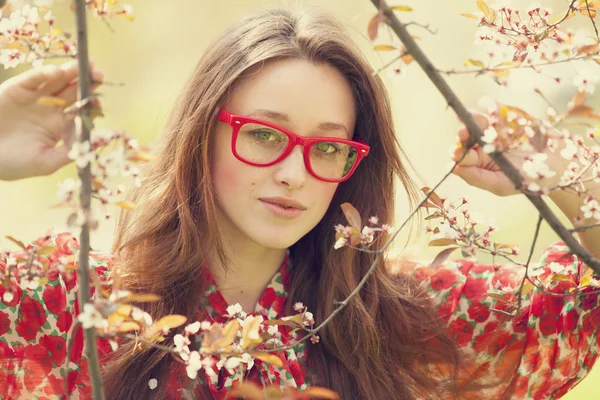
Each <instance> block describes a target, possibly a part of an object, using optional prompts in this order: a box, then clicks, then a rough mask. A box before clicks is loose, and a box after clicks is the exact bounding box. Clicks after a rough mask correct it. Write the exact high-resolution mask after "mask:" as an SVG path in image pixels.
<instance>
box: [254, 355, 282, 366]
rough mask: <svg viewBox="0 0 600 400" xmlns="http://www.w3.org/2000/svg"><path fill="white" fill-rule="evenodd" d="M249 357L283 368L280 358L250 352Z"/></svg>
mask: <svg viewBox="0 0 600 400" xmlns="http://www.w3.org/2000/svg"><path fill="white" fill-rule="evenodd" d="M250 355H252V356H253V357H254V358H257V359H259V360H261V361H264V362H266V363H269V364H273V365H276V366H278V367H281V368H283V361H281V358H279V357H277V356H276V355H275V354H268V353H259V352H252V353H250Z"/></svg>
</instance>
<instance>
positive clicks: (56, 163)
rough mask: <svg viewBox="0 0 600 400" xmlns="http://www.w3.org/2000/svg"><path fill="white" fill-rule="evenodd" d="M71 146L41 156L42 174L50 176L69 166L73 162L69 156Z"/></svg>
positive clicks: (61, 147) (57, 148)
mask: <svg viewBox="0 0 600 400" xmlns="http://www.w3.org/2000/svg"><path fill="white" fill-rule="evenodd" d="M69 150H70V146H67V145H62V146H59V147H56V148H53V149H49V150H48V151H46V153H45V154H43V155H42V156H41V164H40V166H39V168H40V174H41V175H50V174H53V173H54V172H56V171H58V170H59V169H60V168H62V167H64V166H65V165H67V164H69V163H70V162H71V161H72V160H71V159H70V158H69V157H68V156H67V154H69Z"/></svg>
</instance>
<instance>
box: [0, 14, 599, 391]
mask: <svg viewBox="0 0 600 400" xmlns="http://www.w3.org/2000/svg"><path fill="white" fill-rule="evenodd" d="M94 74H95V75H94V76H95V77H96V79H101V74H100V73H99V72H97V71H96V72H95V73H94ZM74 80H76V66H75V65H74V64H66V65H63V66H62V67H60V68H52V67H44V68H41V69H34V70H31V71H28V72H26V73H23V74H21V75H19V76H16V77H15V78H12V79H10V80H8V81H6V82H4V83H3V84H2V85H1V86H0V120H1V121H2V124H0V179H5V180H10V179H19V178H25V177H29V176H36V175H47V174H50V173H52V172H54V171H55V170H57V169H58V168H60V167H61V166H63V165H65V164H67V163H68V162H69V160H68V159H67V157H66V153H67V151H68V149H67V148H66V147H57V148H55V145H56V143H57V142H58V141H59V140H60V139H61V137H62V138H64V139H65V141H66V142H71V141H72V131H73V124H72V121H71V120H68V119H65V118H64V117H63V114H62V109H60V108H50V107H47V106H45V107H44V106H40V105H37V104H36V102H37V99H38V98H39V97H40V96H47V95H54V96H58V97H62V98H64V99H65V100H66V102H67V104H71V103H73V102H74V101H75V97H76V93H75V90H74V89H73V88H72V85H69V84H70V83H72V82H73V81H74ZM482 124H484V125H485V123H484V122H482ZM464 133H465V131H464V129H463V130H461V135H462V136H463V137H464ZM291 144H293V145H291ZM363 150H364V152H363ZM367 150H368V154H367ZM155 153H156V158H155V159H154V160H153V161H152V162H151V163H150V164H149V165H148V168H147V170H146V172H145V178H144V181H143V185H142V186H141V187H140V188H138V189H134V190H133V193H132V200H133V201H134V202H135V203H136V204H137V208H136V209H135V210H134V211H132V212H129V213H125V214H124V215H122V216H121V218H120V220H119V222H118V228H117V234H116V238H115V242H114V246H113V252H114V254H115V255H116V258H115V257H112V256H110V257H108V256H103V255H101V254H98V253H92V256H91V257H92V261H93V263H92V264H93V265H92V267H95V269H96V271H97V272H98V273H99V275H100V276H101V277H103V278H104V277H106V276H108V273H109V271H110V270H113V269H115V270H117V271H118V272H119V273H120V274H121V275H122V276H123V277H124V286H125V287H126V288H128V289H130V290H134V291H141V292H151V293H156V294H159V295H160V296H161V297H162V300H161V301H160V302H158V303H152V304H150V305H149V306H148V307H149V308H148V311H149V312H150V313H151V315H152V316H153V317H159V316H161V315H165V314H169V313H179V314H184V315H186V316H188V318H189V319H190V321H194V320H209V321H216V322H225V321H227V320H228V318H229V317H228V316H227V315H226V314H227V310H226V308H227V305H228V304H229V305H231V304H236V303H239V304H240V305H241V307H242V309H243V310H244V311H246V312H248V313H250V312H255V313H257V314H262V315H264V316H265V318H277V317H280V316H283V315H291V314H293V313H294V311H293V309H292V307H293V305H294V304H295V303H296V302H303V303H304V304H305V305H307V306H308V309H309V310H310V311H311V312H313V313H314V317H315V320H316V321H317V322H318V321H323V319H324V318H326V317H327V316H328V315H329V314H330V313H331V312H332V310H334V309H335V308H336V307H337V306H336V304H335V301H336V300H341V299H344V298H346V297H347V296H348V294H349V293H350V292H351V291H352V290H353V289H354V288H355V287H356V285H357V284H358V282H359V280H360V279H361V277H362V276H363V275H364V274H365V272H366V271H367V269H368V268H369V266H370V265H371V263H372V262H373V260H374V256H373V255H372V254H367V253H363V252H358V251H355V250H352V249H349V248H342V249H339V250H334V243H335V237H334V231H333V227H334V226H335V225H336V224H339V223H344V221H345V218H344V216H343V214H342V212H341V208H340V204H342V203H343V202H350V203H352V204H353V205H354V206H355V207H356V208H357V209H358V210H360V212H361V213H362V214H363V216H372V215H376V216H378V217H379V219H380V220H381V221H391V220H392V218H393V215H394V212H393V208H394V196H393V194H394V193H395V181H396V179H397V178H399V179H400V183H401V184H402V186H403V188H404V190H406V192H407V193H408V196H409V198H410V199H411V200H412V202H413V203H412V205H413V206H414V201H416V200H417V198H418V196H419V191H418V188H417V187H416V185H415V184H414V183H413V182H412V181H411V179H410V178H409V175H408V173H407V169H408V166H409V165H410V164H409V162H408V161H407V159H406V157H405V155H404V153H403V151H402V149H401V148H400V147H399V145H398V142H397V141H396V138H395V132H394V127H393V125H392V116H391V110H390V105H389V102H388V97H387V94H386V91H385V88H384V86H383V84H382V82H381V80H380V79H379V77H378V76H375V75H373V70H372V68H371V67H370V66H369V65H368V63H367V62H366V61H365V59H364V58H363V57H362V56H361V54H359V52H358V51H357V50H356V48H355V46H354V45H353V44H352V42H351V40H350V39H349V38H348V37H347V36H346V34H345V33H344V29H343V28H342V26H341V25H340V24H339V23H337V22H336V21H334V20H333V19H332V18H331V17H328V16H326V15H322V14H318V13H302V14H299V15H295V14H292V13H290V12H289V11H286V10H279V9H274V10H268V11H263V12H260V13H257V14H255V15H252V16H250V17H247V18H245V19H243V20H242V21H239V22H238V23H236V24H234V25H233V26H232V27H231V28H230V29H229V30H228V31H226V32H225V33H224V34H223V35H222V36H220V37H219V38H218V39H217V40H216V42H215V43H214V44H213V45H212V46H211V47H210V48H209V49H208V50H207V51H206V53H205V54H204V56H203V57H202V59H201V60H200V62H199V63H198V66H197V68H196V70H195V71H194V73H193V74H192V76H191V78H190V79H189V81H188V83H187V84H186V85H185V87H184V89H183V91H182V94H181V96H180V97H179V99H178V101H177V104H176V105H175V106H174V109H173V112H172V114H171V117H170V119H169V121H168V124H167V126H166V128H165V130H164V133H163V134H162V136H161V137H160V138H159V139H158V143H157V144H156V147H155ZM488 161H489V159H486V158H485V156H484V153H480V152H479V153H478V152H477V151H475V150H474V151H473V153H472V154H470V155H469V157H468V158H467V159H466V161H465V162H464V163H463V166H462V169H459V171H460V172H459V173H460V174H461V176H463V177H464V178H465V179H466V180H467V181H469V182H471V183H473V184H477V185H478V186H480V187H481V188H482V189H485V190H490V191H493V192H494V193H497V194H500V193H503V194H506V193H508V191H509V189H510V185H509V184H508V183H507V182H506V180H505V179H503V177H502V174H501V173H500V172H498V171H497V169H495V168H494V167H493V166H492V167H489V164H490V163H489V162H488ZM486 173H487V174H489V176H487V177H486V179H483V180H481V181H479V182H478V181H477V180H476V179H477V178H476V177H477V176H480V175H481V174H486ZM559 205H560V206H561V208H562V209H563V210H565V213H567V212H571V211H572V209H573V207H574V209H577V205H576V204H575V203H574V202H572V201H571V202H569V201H563V202H562V203H561V204H559ZM581 239H582V242H583V243H584V244H585V245H586V246H587V247H588V249H590V250H592V251H595V250H598V248H597V243H596V244H594V243H593V241H592V239H593V237H591V236H589V234H588V236H585V234H582V236H581ZM34 244H35V245H44V244H54V245H56V246H57V248H58V250H57V251H56V253H55V254H51V255H50V256H49V260H50V261H51V263H57V262H58V260H59V259H60V258H61V257H62V256H64V255H73V254H76V253H77V251H78V244H77V242H76V240H75V238H73V237H72V236H71V235H69V234H66V233H63V234H57V233H54V232H52V233H51V234H50V235H49V236H48V237H42V238H40V239H38V240H37V241H36V242H35V243H34ZM382 244H383V238H378V239H376V241H375V243H374V244H373V246H374V247H375V248H378V247H381V245H382ZM594 246H596V247H594ZM4 262H5V261H4V260H2V261H0V266H4V265H3V263H4ZM558 266H560V268H559V269H561V271H562V272H561V273H562V274H564V275H569V274H572V275H573V277H574V278H573V279H578V278H577V277H578V276H579V275H578V273H579V272H580V270H581V269H582V267H583V265H582V263H581V262H580V261H579V260H578V259H577V257H575V256H573V255H570V254H569V253H568V248H567V247H566V246H564V244H563V243H556V244H554V245H552V246H550V247H548V248H547V249H546V250H545V251H544V253H543V256H542V259H541V261H540V262H539V263H538V265H537V268H540V269H541V271H542V272H543V273H554V272H552V271H555V270H556V269H557V268H558ZM391 270H394V271H397V272H396V273H390V271H391ZM398 271H399V272H398ZM522 272H523V271H522V270H521V269H520V268H517V267H516V266H512V265H504V266H497V265H496V266H489V265H483V264H480V263H476V262H473V261H468V260H457V261H448V262H446V263H444V264H443V265H441V266H438V267H435V268H428V266H427V263H424V264H419V263H415V262H400V261H399V260H392V259H389V258H388V259H387V260H386V261H385V262H381V264H380V265H379V267H378V269H377V270H376V271H375V273H374V274H373V275H372V276H371V277H370V279H369V281H368V282H367V284H366V286H365V287H364V289H363V290H361V292H360V293H359V295H358V296H356V297H355V298H354V299H353V300H352V301H351V302H350V304H349V305H348V306H347V307H346V308H344V310H343V311H342V312H341V313H340V314H339V315H338V316H337V317H336V318H335V319H334V320H333V321H332V322H331V323H330V324H329V325H327V326H326V327H325V328H324V330H323V331H322V332H320V342H319V343H317V344H304V343H303V344H301V345H297V346H296V347H294V348H292V349H290V350H286V351H284V352H281V353H280V354H278V356H279V357H280V358H281V359H282V360H283V364H284V367H283V368H279V367H276V366H274V365H271V364H268V363H263V362H260V361H257V362H256V364H255V366H254V367H252V368H250V369H249V370H243V369H242V370H241V372H240V371H238V372H236V374H233V375H232V374H230V373H229V372H228V371H227V370H226V369H225V368H221V369H218V368H217V367H216V366H215V367H214V372H215V373H214V374H205V373H204V371H200V375H199V377H198V379H196V380H190V379H189V378H188V377H187V376H186V373H185V368H184V367H182V365H181V364H179V363H177V362H174V361H173V359H172V358H171V357H170V356H165V354H164V353H163V352H160V351H155V350H143V351H138V352H132V346H131V344H130V343H129V344H127V343H126V344H124V345H122V346H121V347H120V348H119V349H118V350H117V351H116V352H115V353H113V352H108V353H107V354H106V356H105V357H106V358H104V367H103V375H104V376H103V378H104V382H105V387H106V391H107V398H109V399H148V398H169V399H182V398H186V399H187V398H189V399H191V398H206V399H210V398H216V399H222V398H225V397H226V396H227V393H228V392H229V391H230V390H231V388H232V387H233V386H235V385H236V384H238V383H239V382H241V381H242V380H244V379H246V380H253V381H255V382H257V383H260V384H262V385H270V384H274V385H277V386H280V387H282V388H283V387H287V386H292V387H297V388H299V389H303V388H306V387H307V386H310V385H318V386H324V387H328V388H331V389H333V390H334V391H336V392H337V393H339V394H340V396H341V398H342V399H369V400H374V399H417V398H418V399H421V398H475V397H476V398H486V399H488V398H489V399H491V398H494V399H496V398H518V399H522V398H534V399H546V398H558V397H560V396H561V395H562V394H564V393H565V392H567V391H568V390H569V389H570V388H572V387H573V386H575V385H576V384H577V383H578V382H579V381H580V380H581V379H582V378H583V377H584V376H585V375H586V374H587V372H588V371H589V369H590V368H591V366H592V364H593V363H594V361H595V359H596V357H597V354H598V349H597V339H598V335H597V328H598V323H599V321H600V320H599V319H598V318H597V315H598V313H599V312H600V308H599V307H598V301H597V296H596V295H588V296H583V295H582V296H570V297H560V296H553V295H552V294H545V293H542V292H541V291H538V290H534V291H533V292H532V293H531V294H530V295H529V296H527V297H526V298H525V300H524V302H523V308H522V310H521V313H520V315H519V316H517V317H513V318H511V317H508V316H505V315H503V314H500V313H497V312H491V311H490V308H491V307H492V306H493V305H495V302H494V300H493V299H491V298H490V297H488V296H487V293H488V292H489V291H491V290H492V288H494V287H498V286H500V287H505V288H506V287H508V286H510V287H516V286H517V285H518V282H519V281H520V277H521V276H522ZM77 288H78V286H77V284H76V283H75V282H74V281H72V280H66V279H65V277H64V276H62V275H61V274H53V275H52V276H51V277H50V280H49V282H48V283H46V284H44V285H42V286H39V287H37V288H24V289H21V288H19V287H18V286H15V287H14V288H13V289H14V291H15V295H14V296H13V298H12V299H10V297H9V300H10V301H7V300H6V299H4V300H2V301H0V321H1V322H2V323H0V333H1V337H0V355H2V358H3V359H4V360H5V361H4V365H3V366H2V368H0V382H2V383H0V388H1V389H2V391H3V392H2V393H3V394H4V395H5V398H30V397H34V396H39V398H47V397H52V395H56V394H57V393H62V383H63V379H64V377H65V376H67V377H68V380H69V391H70V392H71V393H72V394H73V396H74V397H75V398H76V397H77V396H79V398H89V397H90V396H91V394H90V386H89V382H88V378H87V364H86V362H87V361H86V359H85V356H82V335H81V332H80V331H79V333H77V334H76V340H75V348H74V350H73V351H72V353H71V354H70V356H69V360H66V351H65V346H66V343H65V339H66V338H67V334H75V333H73V332H71V330H72V327H73V323H72V321H73V318H74V316H75V315H77V308H78V305H77V300H76V297H77ZM552 290H553V291H555V292H556V293H563V292H565V291H566V289H565V288H564V287H563V286H561V285H558V286H557V287H556V288H554V289H552ZM0 291H2V292H1V293H0V298H1V297H2V294H3V293H4V291H5V289H4V288H3V287H0ZM280 333H281V335H282V337H283V340H284V341H285V340H289V339H290V338H289V331H288V330H286V329H284V328H281V330H280ZM151 379H156V380H157V382H158V386H157V387H156V388H155V389H151V388H150V387H149V384H148V382H149V381H150V380H151Z"/></svg>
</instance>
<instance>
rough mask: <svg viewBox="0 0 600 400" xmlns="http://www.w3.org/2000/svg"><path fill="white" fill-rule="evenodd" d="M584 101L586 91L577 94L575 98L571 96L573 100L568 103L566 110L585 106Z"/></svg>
mask: <svg viewBox="0 0 600 400" xmlns="http://www.w3.org/2000/svg"><path fill="white" fill-rule="evenodd" d="M586 99H587V92H586V91H582V92H578V93H577V94H576V95H575V96H573V98H572V99H571V101H570V102H569V105H568V108H569V109H573V108H575V107H579V106H582V105H584V104H585V100H586Z"/></svg>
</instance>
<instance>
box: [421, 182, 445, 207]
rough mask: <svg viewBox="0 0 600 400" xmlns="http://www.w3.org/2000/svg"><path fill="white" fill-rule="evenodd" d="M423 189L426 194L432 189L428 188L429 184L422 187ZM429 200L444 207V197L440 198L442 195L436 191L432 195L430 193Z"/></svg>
mask: <svg viewBox="0 0 600 400" xmlns="http://www.w3.org/2000/svg"><path fill="white" fill-rule="evenodd" d="M421 191H422V192H423V193H425V195H428V194H429V192H431V189H430V188H428V187H427V186H425V187H423V188H421ZM429 201H431V202H432V203H433V204H434V205H435V206H437V207H438V208H442V207H443V204H442V199H440V196H438V195H437V194H435V192H431V195H429Z"/></svg>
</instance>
